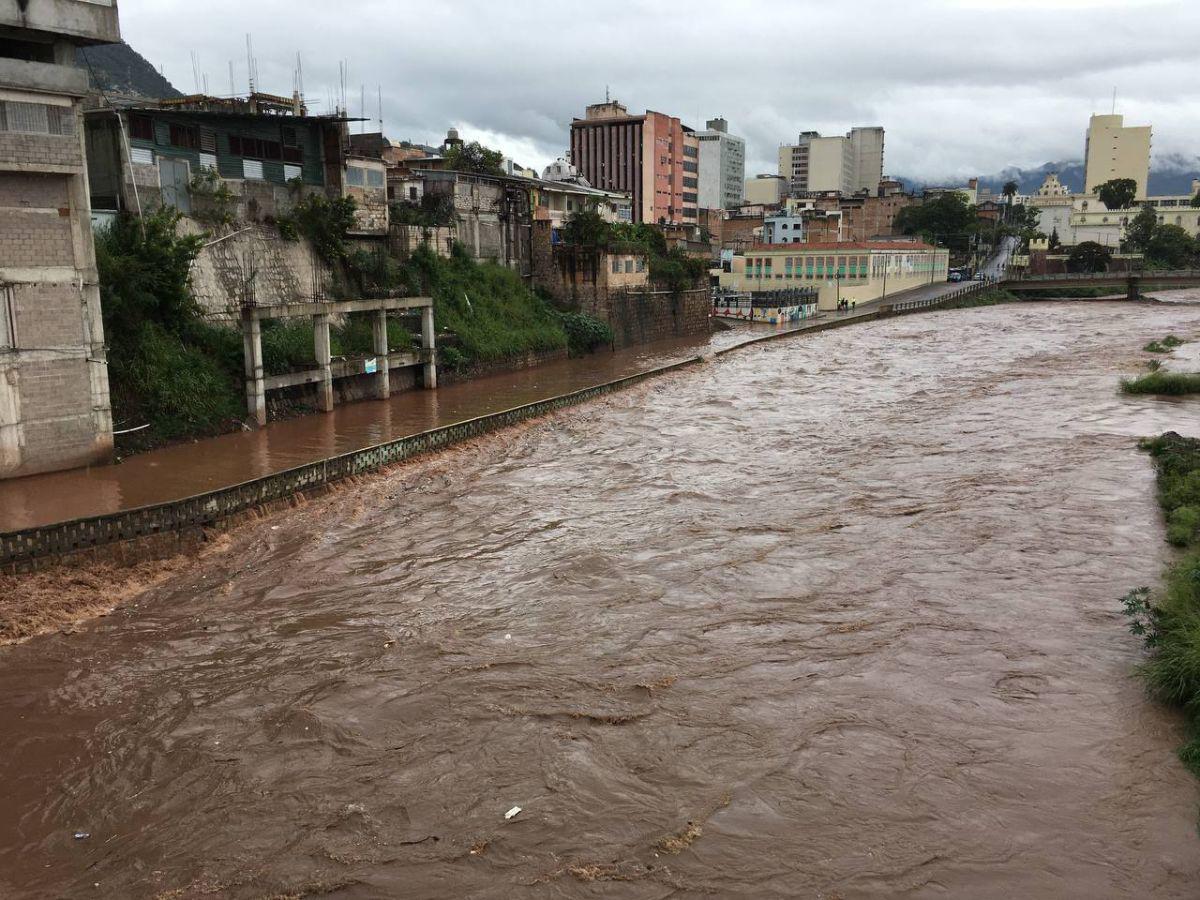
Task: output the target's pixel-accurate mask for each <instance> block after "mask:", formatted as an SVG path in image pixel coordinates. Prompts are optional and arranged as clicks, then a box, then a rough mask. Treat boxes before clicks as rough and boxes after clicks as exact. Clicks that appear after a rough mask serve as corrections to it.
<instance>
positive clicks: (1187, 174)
mask: <svg viewBox="0 0 1200 900" xmlns="http://www.w3.org/2000/svg"><path fill="white" fill-rule="evenodd" d="M1050 172H1057V173H1058V178H1059V180H1060V181H1061V182H1062V183H1063V184H1065V185H1066V186H1067V187H1068V188H1070V189H1071V190H1072V191H1075V192H1080V191H1082V190H1083V161H1082V160H1063V161H1061V162H1048V163H1045V164H1043V165H1041V166H1038V167H1037V168H1036V169H1019V168H1016V167H1015V166H1014V167H1012V168H1008V169H1004V170H1003V171H1001V172H997V173H995V174H993V175H981V176H979V186H980V187H981V188H983V187H986V188H991V189H992V190H993V191H995V192H996V193H1000V191H1001V189H1002V188H1003V187H1004V183H1005V182H1007V181H1015V182H1016V183H1017V190H1018V191H1019V192H1020V193H1022V194H1035V193H1037V189H1038V188H1039V187H1041V186H1042V182H1043V181H1044V180H1045V178H1046V175H1047V174H1049V173H1050ZM1193 179H1200V157H1190V158H1189V157H1186V156H1183V155H1181V154H1171V155H1167V156H1161V157H1158V158H1156V159H1155V160H1154V162H1153V164H1152V166H1151V169H1150V184H1149V191H1150V195H1151V196H1154V197H1160V196H1170V195H1175V194H1180V195H1181V194H1189V193H1191V190H1192V180H1193ZM900 180H901V181H902V182H903V183H904V185H905V187H906V189H909V190H914V189H915V190H920V189H921V188H924V187H928V186H933V185H935V184H936V185H946V184H959V183H962V181H964V180H965V179H957V180H955V179H950V180H948V181H941V182H933V181H923V180H919V179H909V178H901V179H900Z"/></svg>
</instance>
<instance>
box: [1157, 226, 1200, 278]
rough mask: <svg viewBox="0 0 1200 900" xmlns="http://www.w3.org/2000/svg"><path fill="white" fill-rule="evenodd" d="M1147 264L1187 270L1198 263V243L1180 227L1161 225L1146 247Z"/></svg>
mask: <svg viewBox="0 0 1200 900" xmlns="http://www.w3.org/2000/svg"><path fill="white" fill-rule="evenodd" d="M1145 253H1146V263H1147V265H1150V266H1155V267H1160V268H1164V269H1187V268H1190V267H1191V266H1192V264H1193V263H1194V262H1195V261H1196V243H1195V241H1193V240H1192V236H1191V235H1190V234H1188V233H1187V231H1185V230H1184V229H1183V228H1180V227H1179V226H1178V225H1159V226H1158V227H1157V228H1156V229H1155V230H1154V234H1153V235H1152V236H1151V238H1150V242H1149V243H1148V244H1147V245H1146V250H1145Z"/></svg>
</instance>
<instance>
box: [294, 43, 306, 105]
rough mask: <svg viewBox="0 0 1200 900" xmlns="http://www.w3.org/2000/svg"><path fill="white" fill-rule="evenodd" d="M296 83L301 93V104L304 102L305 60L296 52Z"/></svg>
mask: <svg viewBox="0 0 1200 900" xmlns="http://www.w3.org/2000/svg"><path fill="white" fill-rule="evenodd" d="M296 83H297V90H298V91H299V92H300V102H301V103H303V102H304V60H303V59H302V58H301V56H300V51H299V50H297V51H296Z"/></svg>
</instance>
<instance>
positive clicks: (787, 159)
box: [779, 126, 884, 194]
mask: <svg viewBox="0 0 1200 900" xmlns="http://www.w3.org/2000/svg"><path fill="white" fill-rule="evenodd" d="M883 144H884V131H883V129H882V128H880V127H878V126H874V127H870V128H852V129H850V131H849V132H847V133H846V134H844V135H841V136H838V137H822V136H821V134H820V133H819V132H816V131H804V132H801V133H800V136H799V138H798V139H797V141H796V143H795V144H786V145H784V146H782V147H780V148H779V174H780V176H781V177H783V178H785V179H787V180H788V182H789V184H790V185H791V189H792V192H793V193H794V194H803V193H822V192H826V191H836V192H838V193H841V194H853V193H856V192H858V191H867V192H872V193H873V192H874V191H875V190H876V189H877V188H878V187H879V182H880V181H882V180H883Z"/></svg>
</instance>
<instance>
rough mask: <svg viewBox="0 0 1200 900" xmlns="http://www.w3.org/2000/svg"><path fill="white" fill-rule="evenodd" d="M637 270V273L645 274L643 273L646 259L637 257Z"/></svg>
mask: <svg viewBox="0 0 1200 900" xmlns="http://www.w3.org/2000/svg"><path fill="white" fill-rule="evenodd" d="M637 270H638V271H639V272H645V271H646V257H644V256H639V257H638V261H637Z"/></svg>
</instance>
